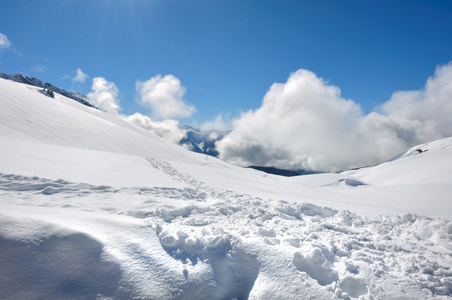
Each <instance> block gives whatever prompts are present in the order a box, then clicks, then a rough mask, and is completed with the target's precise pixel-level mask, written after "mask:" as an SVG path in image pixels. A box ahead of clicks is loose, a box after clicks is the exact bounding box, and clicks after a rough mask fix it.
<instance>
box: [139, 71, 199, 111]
mask: <svg viewBox="0 0 452 300" xmlns="http://www.w3.org/2000/svg"><path fill="white" fill-rule="evenodd" d="M136 90H137V92H138V95H139V101H140V104H141V105H143V106H147V107H149V108H150V109H151V112H152V116H153V117H154V118H156V119H167V118H188V117H190V116H191V115H192V114H193V113H194V112H195V111H196V109H195V107H194V106H193V105H191V104H187V103H185V102H184V100H183V97H184V95H185V92H186V89H185V87H183V86H182V85H181V83H180V80H179V79H178V78H177V77H175V76H173V75H166V76H164V77H162V75H157V76H154V77H152V78H151V79H149V80H147V81H145V82H142V81H138V82H137V83H136Z"/></svg>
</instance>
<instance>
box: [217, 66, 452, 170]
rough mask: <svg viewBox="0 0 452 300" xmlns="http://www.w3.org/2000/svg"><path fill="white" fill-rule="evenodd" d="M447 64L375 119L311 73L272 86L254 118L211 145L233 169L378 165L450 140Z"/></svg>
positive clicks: (451, 86) (450, 72)
mask: <svg viewBox="0 0 452 300" xmlns="http://www.w3.org/2000/svg"><path fill="white" fill-rule="evenodd" d="M451 98H452V64H448V65H446V66H441V67H438V68H437V70H436V72H435V74H434V76H433V77H431V78H429V79H428V81H427V83H426V85H425V88H424V89H422V90H420V91H406V92H396V93H394V94H393V96H392V97H391V99H390V100H389V101H388V102H387V103H385V104H384V105H383V106H382V109H381V110H382V112H381V113H377V112H373V113H370V114H368V115H363V113H362V111H361V109H360V107H359V105H358V104H356V103H355V102H353V101H352V100H348V99H344V98H343V97H342V96H341V93H340V89H339V88H338V87H335V86H332V85H330V84H328V83H327V82H325V81H324V80H323V79H322V78H319V77H317V76H316V75H315V74H314V73H312V72H310V71H307V70H298V71H297V72H295V73H293V74H291V75H290V77H289V79H288V80H287V82H286V83H284V84H282V83H275V84H273V85H272V86H271V88H270V90H269V91H268V92H267V94H266V95H265V97H264V99H263V101H262V105H261V107H260V108H259V109H257V110H255V111H249V112H246V113H243V114H242V116H241V117H240V118H239V119H237V120H235V121H234V124H233V130H232V132H231V133H230V134H229V135H227V136H226V137H225V138H224V139H223V140H222V141H219V142H217V148H218V151H219V153H220V157H221V158H222V159H225V160H227V161H230V162H232V163H235V164H238V165H244V166H246V165H262V166H274V167H278V168H286V169H310V170H318V171H337V170H343V169H348V168H353V167H358V166H364V165H370V164H374V163H377V162H381V161H384V160H386V159H389V158H391V157H392V156H394V155H396V154H398V153H400V152H401V151H404V150H406V149H407V148H408V147H411V146H413V145H415V144H418V143H422V142H426V141H429V140H434V139H437V138H441V137H446V136H450V135H452V101H450V99H451Z"/></svg>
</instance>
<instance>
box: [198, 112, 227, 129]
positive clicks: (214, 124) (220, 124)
mask: <svg viewBox="0 0 452 300" xmlns="http://www.w3.org/2000/svg"><path fill="white" fill-rule="evenodd" d="M200 129H201V131H226V130H228V129H229V126H228V124H227V123H226V122H225V121H224V120H223V116H222V115H218V116H216V117H215V119H213V120H210V121H207V122H205V123H203V124H202V125H201V127H200Z"/></svg>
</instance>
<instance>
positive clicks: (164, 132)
mask: <svg viewBox="0 0 452 300" xmlns="http://www.w3.org/2000/svg"><path fill="white" fill-rule="evenodd" d="M124 119H125V120H127V121H129V122H131V123H133V124H136V125H138V126H141V127H143V128H145V129H147V130H149V131H151V132H153V133H155V134H156V135H158V136H160V137H161V138H163V139H165V140H167V141H171V142H173V143H176V144H177V143H179V142H180V140H181V139H182V138H184V137H185V134H186V131H185V130H183V129H181V128H179V122H178V121H176V120H169V119H167V120H163V121H152V120H151V119H150V118H149V117H147V116H144V115H142V114H140V113H138V112H137V113H134V114H133V115H131V116H124Z"/></svg>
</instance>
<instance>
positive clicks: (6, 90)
mask: <svg viewBox="0 0 452 300" xmlns="http://www.w3.org/2000/svg"><path fill="white" fill-rule="evenodd" d="M41 89H42V87H39V86H35V85H29V84H23V83H18V82H13V81H11V80H5V79H0V107H1V108H2V109H1V110H0V266H1V268H0V298H1V299H80V298H84V299H132V298H133V299H234V298H235V299H281V298H287V299H357V298H360V299H450V298H451V296H452V222H451V220H452V201H451V200H450V199H451V198H450V195H451V194H452V138H448V139H443V140H440V141H435V142H431V143H427V144H424V145H419V146H417V147H414V148H412V149H410V150H408V151H407V152H406V153H404V154H402V155H401V156H400V157H398V158H395V159H394V160H392V161H388V162H386V163H384V164H381V165H379V166H375V167H372V168H366V169H360V170H354V171H347V172H343V173H341V174H316V175H307V176H297V177H290V178H289V177H281V176H274V175H269V174H266V173H263V172H260V171H257V170H253V169H246V168H240V167H236V166H233V165H229V164H227V163H225V162H223V161H221V160H218V159H216V158H215V157H212V156H208V155H205V154H199V153H194V152H190V151H187V150H186V149H184V148H183V147H181V146H178V145H174V144H172V143H169V142H166V141H164V140H162V139H161V138H159V137H158V136H156V135H153V134H152V133H150V132H149V131H147V130H145V129H143V128H141V127H138V126H135V125H133V124H132V123H129V122H127V121H126V120H123V119H121V118H118V117H115V116H113V115H109V114H107V113H104V112H101V111H99V110H97V109H95V108H92V107H90V106H86V105H82V104H80V103H79V102H77V101H73V100H72V99H69V98H67V97H65V96H64V95H61V94H59V93H58V91H55V96H54V98H51V97H47V96H46V95H44V94H43V93H41Z"/></svg>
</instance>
